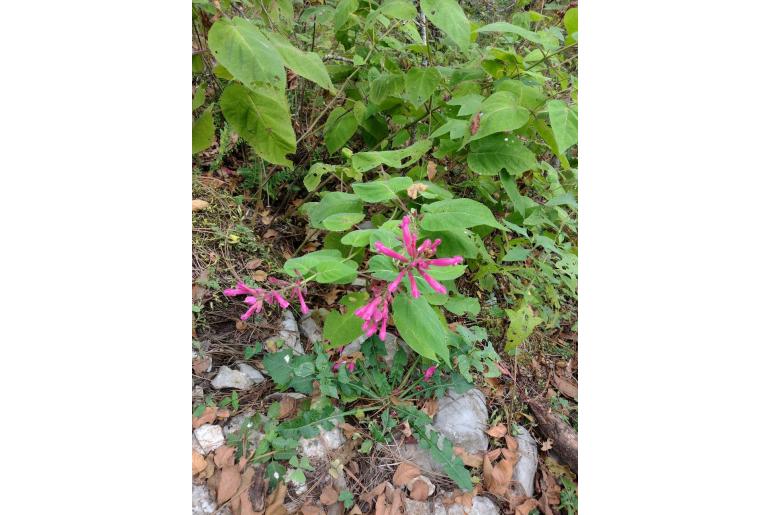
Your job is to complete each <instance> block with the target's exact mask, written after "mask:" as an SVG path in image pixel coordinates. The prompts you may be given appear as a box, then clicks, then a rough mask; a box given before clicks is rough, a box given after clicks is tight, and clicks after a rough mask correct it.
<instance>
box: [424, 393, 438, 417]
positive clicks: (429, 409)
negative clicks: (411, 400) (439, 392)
mask: <svg viewBox="0 0 770 515" xmlns="http://www.w3.org/2000/svg"><path fill="white" fill-rule="evenodd" d="M420 409H421V410H422V411H423V412H424V413H425V414H426V415H428V416H429V417H430V418H433V416H434V415H435V414H436V412H437V411H438V399H436V398H433V399H430V400H427V401H425V404H423V405H422V408H420Z"/></svg>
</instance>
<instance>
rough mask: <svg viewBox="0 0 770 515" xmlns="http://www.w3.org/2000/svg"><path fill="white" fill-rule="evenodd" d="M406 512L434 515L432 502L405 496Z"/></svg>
mask: <svg viewBox="0 0 770 515" xmlns="http://www.w3.org/2000/svg"><path fill="white" fill-rule="evenodd" d="M404 513H409V514H410V515H433V509H432V503H429V502H427V501H415V500H414V499H410V498H409V497H406V496H404Z"/></svg>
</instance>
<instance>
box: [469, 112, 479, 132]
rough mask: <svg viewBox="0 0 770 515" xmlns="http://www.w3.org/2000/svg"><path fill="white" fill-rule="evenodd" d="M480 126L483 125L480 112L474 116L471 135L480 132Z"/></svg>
mask: <svg viewBox="0 0 770 515" xmlns="http://www.w3.org/2000/svg"><path fill="white" fill-rule="evenodd" d="M479 125H481V112H478V113H476V114H474V115H473V118H471V134H472V135H476V133H477V132H478V131H479Z"/></svg>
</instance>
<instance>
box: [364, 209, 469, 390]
mask: <svg viewBox="0 0 770 515" xmlns="http://www.w3.org/2000/svg"><path fill="white" fill-rule="evenodd" d="M409 223H410V219H409V216H408V215H407V216H405V217H404V218H403V220H401V240H402V242H403V244H404V248H405V249H406V252H407V254H408V256H409V257H407V256H404V255H402V254H399V253H398V252H396V251H395V250H393V249H391V248H388V247H386V246H385V245H383V244H382V242H380V241H377V242H375V243H374V247H375V248H376V249H377V252H379V253H380V254H383V255H385V256H388V257H390V258H393V259H395V260H396V261H397V262H399V263H401V270H400V271H399V273H398V277H396V278H395V279H394V280H393V281H392V282H391V283H390V284H388V287H387V289H386V290H385V291H382V292H381V291H380V289H379V288H378V287H376V286H374V287H373V290H374V298H373V300H372V301H371V302H369V303H368V304H366V305H365V306H363V307H361V308H359V309H357V310H356V311H355V314H356V316H357V317H358V318H361V319H362V320H363V321H364V324H363V325H362V326H361V329H362V330H363V331H364V333H365V334H366V336H367V337H369V336H371V335H373V334H374V333H376V332H378V331H377V328H378V326H379V333H378V335H377V336H378V337H379V338H380V340H382V341H385V329H386V327H387V324H388V312H389V307H390V303H391V302H392V300H393V294H394V293H395V292H396V290H397V289H398V287H399V285H400V284H401V281H402V280H403V278H404V276H406V277H408V278H409V286H410V289H411V292H412V297H414V298H415V299H417V298H419V297H420V290H419V289H417V281H416V280H415V278H414V273H415V272H416V273H418V274H420V276H421V277H422V278H423V279H425V282H427V283H428V284H429V285H430V287H431V288H433V289H434V290H436V291H437V292H438V293H441V294H445V293H446V292H447V290H446V288H445V287H444V285H443V284H441V283H439V282H438V281H436V279H434V278H433V277H431V276H430V274H428V270H430V268H431V267H435V266H451V265H459V264H460V263H462V262H463V258H462V256H455V257H451V258H438V259H431V257H432V256H433V255H434V254H435V253H436V249H437V248H438V246H439V245H440V244H441V240H440V239H436V240H435V241H431V240H428V239H426V240H425V241H423V242H422V243H421V244H420V246H419V247H418V246H417V235H416V234H415V233H413V232H412V231H411V230H410V229H409ZM431 375H432V372H431Z"/></svg>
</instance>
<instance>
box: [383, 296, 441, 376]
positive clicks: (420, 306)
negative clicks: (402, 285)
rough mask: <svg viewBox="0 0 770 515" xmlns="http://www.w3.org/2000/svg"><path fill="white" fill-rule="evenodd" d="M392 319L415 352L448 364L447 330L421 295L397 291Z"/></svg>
mask: <svg viewBox="0 0 770 515" xmlns="http://www.w3.org/2000/svg"><path fill="white" fill-rule="evenodd" d="M393 320H394V321H395V322H396V328H397V329H398V332H399V334H400V335H401V337H402V338H403V339H404V341H405V342H406V343H407V344H408V345H409V346H410V347H411V348H412V349H413V350H414V351H415V352H416V353H418V354H419V355H421V356H424V357H426V358H428V359H430V360H433V361H437V357H436V356H439V357H441V358H442V359H443V360H444V361H445V362H446V363H447V364H449V347H448V346H447V334H446V330H445V329H444V326H443V325H441V320H440V319H439V317H438V315H436V312H435V311H433V308H431V307H430V304H428V301H427V300H425V297H420V298H418V299H414V298H412V297H410V296H409V295H407V294H405V293H400V294H398V295H397V296H396V298H395V299H394V300H393Z"/></svg>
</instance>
